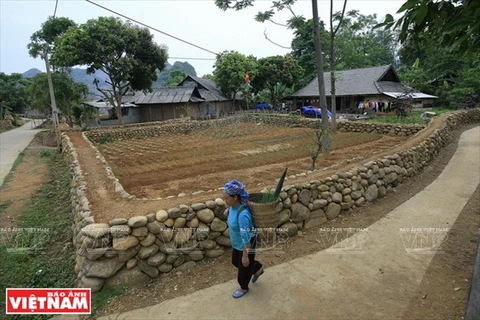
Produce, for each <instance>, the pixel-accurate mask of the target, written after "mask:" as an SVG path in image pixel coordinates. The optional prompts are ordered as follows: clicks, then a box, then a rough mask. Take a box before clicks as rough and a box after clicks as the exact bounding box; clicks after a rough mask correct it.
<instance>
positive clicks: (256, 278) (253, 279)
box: [252, 268, 264, 283]
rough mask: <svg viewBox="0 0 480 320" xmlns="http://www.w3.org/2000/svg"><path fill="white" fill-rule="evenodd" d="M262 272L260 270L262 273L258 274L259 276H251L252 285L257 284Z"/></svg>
mask: <svg viewBox="0 0 480 320" xmlns="http://www.w3.org/2000/svg"><path fill="white" fill-rule="evenodd" d="M263 272H264V270H263V268H262V272H260V274H259V275H258V276H257V275H253V278H252V283H255V282H257V280H258V278H260V276H261V275H262V274H263Z"/></svg>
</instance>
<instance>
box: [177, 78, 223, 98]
mask: <svg viewBox="0 0 480 320" xmlns="http://www.w3.org/2000/svg"><path fill="white" fill-rule="evenodd" d="M188 78H190V79H191V80H193V81H195V82H196V83H198V84H199V85H200V86H201V87H198V89H199V91H200V95H201V96H202V98H203V99H205V101H228V100H230V99H227V98H225V96H224V95H223V94H222V93H221V92H220V90H218V89H217V85H216V84H215V82H214V81H212V80H209V79H205V78H199V77H196V76H192V75H188V76H187V77H186V78H185V79H183V81H182V82H181V83H180V84H179V86H181V85H182V84H183V82H184V81H186V80H188ZM202 87H203V88H202ZM202 89H206V91H204V90H202ZM207 91H208V92H207Z"/></svg>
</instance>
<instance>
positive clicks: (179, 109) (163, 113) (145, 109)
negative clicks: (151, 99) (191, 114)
mask: <svg viewBox="0 0 480 320" xmlns="http://www.w3.org/2000/svg"><path fill="white" fill-rule="evenodd" d="M187 109H188V105H187V104H186V103H168V104H142V105H140V121H142V122H150V121H163V120H170V119H176V118H182V117H187Z"/></svg>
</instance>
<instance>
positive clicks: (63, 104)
mask: <svg viewBox="0 0 480 320" xmlns="http://www.w3.org/2000/svg"><path fill="white" fill-rule="evenodd" d="M52 82H53V88H54V93H55V97H56V100H57V104H58V108H59V109H60V111H61V113H62V114H63V115H64V116H65V117H66V119H67V123H68V124H69V125H70V126H73V122H74V120H73V118H72V108H73V107H77V108H79V106H80V101H82V100H84V99H85V98H86V96H87V94H88V86H87V85H86V84H85V83H83V82H75V81H74V80H73V78H72V77H71V76H70V75H69V74H68V73H65V72H53V73H52ZM27 92H28V93H29V95H30V100H31V103H32V106H33V107H34V108H35V109H37V110H41V111H47V112H48V110H50V97H49V94H48V81H47V74H46V73H39V74H37V75H36V76H35V77H33V78H32V79H31V82H30V84H29V86H28V87H27Z"/></svg>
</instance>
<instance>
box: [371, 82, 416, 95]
mask: <svg viewBox="0 0 480 320" xmlns="http://www.w3.org/2000/svg"><path fill="white" fill-rule="evenodd" d="M377 87H378V91H380V92H411V91H412V92H413V91H416V90H414V89H412V88H410V87H409V86H407V85H404V84H403V83H401V82H393V81H379V82H377Z"/></svg>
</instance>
